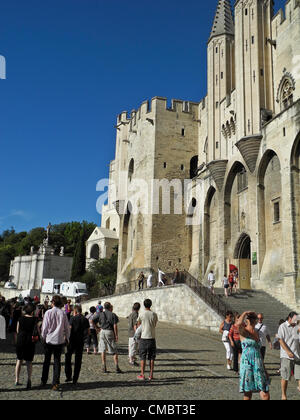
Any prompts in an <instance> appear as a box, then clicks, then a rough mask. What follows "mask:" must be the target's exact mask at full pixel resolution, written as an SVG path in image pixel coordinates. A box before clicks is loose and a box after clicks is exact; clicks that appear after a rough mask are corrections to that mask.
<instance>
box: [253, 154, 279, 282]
mask: <svg viewBox="0 0 300 420" xmlns="http://www.w3.org/2000/svg"><path fill="white" fill-rule="evenodd" d="M257 200H258V203H257V206H258V231H259V250H258V251H259V254H258V255H259V259H258V270H259V277H260V280H261V281H262V282H264V283H265V284H266V285H267V284H269V285H273V286H274V281H281V280H282V279H283V277H284V268H283V264H282V261H283V247H282V244H283V226H282V225H283V218H282V180H281V163H280V160H279V157H278V155H277V153H276V152H275V151H274V150H267V151H266V152H265V154H264V155H263V157H262V159H261V162H260V165H259V168H258V191H257Z"/></svg>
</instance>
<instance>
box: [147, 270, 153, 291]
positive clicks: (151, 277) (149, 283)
mask: <svg viewBox="0 0 300 420" xmlns="http://www.w3.org/2000/svg"><path fill="white" fill-rule="evenodd" d="M152 287H153V274H149V276H148V278H147V289H151V288H152Z"/></svg>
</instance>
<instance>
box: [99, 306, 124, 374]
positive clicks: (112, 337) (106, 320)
mask: <svg viewBox="0 0 300 420" xmlns="http://www.w3.org/2000/svg"><path fill="white" fill-rule="evenodd" d="M112 310H113V307H112V305H111V304H110V303H109V302H106V303H105V304H104V312H100V313H98V314H97V315H95V317H94V319H93V322H94V324H95V326H97V324H99V325H100V339H99V353H101V359H102V371H103V373H107V368H106V353H108V354H110V355H112V356H113V357H114V363H115V367H116V373H122V371H121V369H120V368H119V361H118V349H117V342H118V325H117V324H118V322H119V318H118V317H117V315H116V314H114V313H113V312H112Z"/></svg>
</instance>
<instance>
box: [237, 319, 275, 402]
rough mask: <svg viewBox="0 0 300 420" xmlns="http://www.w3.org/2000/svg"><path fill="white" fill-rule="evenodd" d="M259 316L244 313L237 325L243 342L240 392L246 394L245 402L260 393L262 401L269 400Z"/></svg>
mask: <svg viewBox="0 0 300 420" xmlns="http://www.w3.org/2000/svg"><path fill="white" fill-rule="evenodd" d="M256 322H257V314H256V313H255V312H250V311H247V312H244V313H243V314H242V315H241V316H240V317H239V319H238V321H237V325H238V327H239V331H240V338H241V342H242V350H243V353H242V358H241V364H240V392H241V393H244V400H245V401H249V400H251V399H252V395H253V393H260V398H261V399H262V400H269V399H270V393H269V378H268V374H267V372H266V370H265V366H264V362H263V360H262V357H261V352H260V347H261V344H260V339H259V334H258V332H257V331H256V330H255V325H256Z"/></svg>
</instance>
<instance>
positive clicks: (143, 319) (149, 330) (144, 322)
mask: <svg viewBox="0 0 300 420" xmlns="http://www.w3.org/2000/svg"><path fill="white" fill-rule="evenodd" d="M151 306H152V301H151V300H150V299H146V300H145V301H144V307H145V312H144V313H143V314H140V315H139V318H138V320H137V325H138V327H139V326H140V325H141V326H142V335H141V340H140V343H139V355H140V359H141V374H140V375H139V376H138V379H139V380H142V381H144V380H145V367H146V359H147V356H148V360H149V363H150V375H149V381H151V380H152V379H153V371H154V361H155V359H156V339H155V328H156V325H157V322H158V317H157V315H156V313H154V312H152V311H151Z"/></svg>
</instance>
